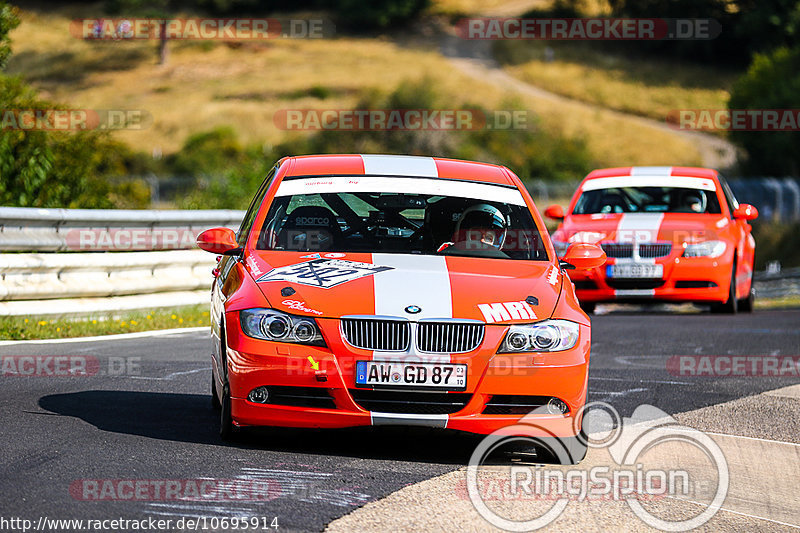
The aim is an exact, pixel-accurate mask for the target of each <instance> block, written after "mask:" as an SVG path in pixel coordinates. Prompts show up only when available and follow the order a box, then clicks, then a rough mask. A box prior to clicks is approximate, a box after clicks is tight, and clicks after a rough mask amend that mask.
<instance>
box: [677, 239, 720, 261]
mask: <svg viewBox="0 0 800 533" xmlns="http://www.w3.org/2000/svg"><path fill="white" fill-rule="evenodd" d="M725 248H726V245H725V241H705V242H698V243H697V244H688V243H687V244H685V245H684V250H683V257H719V256H721V255H722V254H724V253H725Z"/></svg>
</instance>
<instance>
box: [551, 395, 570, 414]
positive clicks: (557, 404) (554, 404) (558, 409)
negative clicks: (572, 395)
mask: <svg viewBox="0 0 800 533" xmlns="http://www.w3.org/2000/svg"><path fill="white" fill-rule="evenodd" d="M567 411H569V407H567V404H566V403H564V402H563V401H562V400H559V399H558V398H550V401H549V402H547V412H548V413H549V414H551V415H563V414H566V413H567Z"/></svg>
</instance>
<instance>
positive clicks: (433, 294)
mask: <svg viewBox="0 0 800 533" xmlns="http://www.w3.org/2000/svg"><path fill="white" fill-rule="evenodd" d="M245 268H246V269H247V270H248V272H250V275H251V276H253V279H255V280H256V281H257V285H258V287H259V288H260V289H261V291H262V292H263V293H264V296H265V297H266V298H267V300H268V301H269V304H270V306H272V307H274V308H276V309H280V310H283V311H287V312H290V313H295V314H300V315H307V316H316V317H334V318H336V317H342V316H347V315H382V316H393V317H404V318H407V319H409V320H421V319H434V318H457V319H474V320H480V321H485V322H524V321H528V322H530V321H531V320H532V319H542V318H548V317H550V316H551V315H552V313H553V310H554V309H555V306H556V303H557V301H558V297H559V293H560V291H561V283H562V275H561V272H560V270H559V269H558V268H556V267H555V266H554V265H553V264H552V263H549V262H533V261H515V260H502V259H486V258H468V257H444V256H425V255H402V254H365V253H348V254H338V253H337V254H322V255H320V254H304V253H296V252H279V251H256V252H254V253H250V254H248V255H247V256H246V259H245ZM531 297H532V298H531ZM526 299H527V302H526ZM523 302H524V303H523ZM509 304H511V305H509ZM531 314H532V315H533V316H531Z"/></svg>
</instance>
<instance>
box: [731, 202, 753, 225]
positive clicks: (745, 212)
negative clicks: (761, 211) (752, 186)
mask: <svg viewBox="0 0 800 533" xmlns="http://www.w3.org/2000/svg"><path fill="white" fill-rule="evenodd" d="M733 218H739V219H744V220H747V221H750V220H755V219H757V218H758V209H756V208H755V207H754V206H752V205H750V204H739V207H738V208H737V209H736V210H735V211H734V212H733Z"/></svg>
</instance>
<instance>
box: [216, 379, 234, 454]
mask: <svg viewBox="0 0 800 533" xmlns="http://www.w3.org/2000/svg"><path fill="white" fill-rule="evenodd" d="M237 433H238V428H237V427H236V426H234V425H233V416H232V415H231V392H230V390H229V389H228V385H227V384H226V385H225V386H224V387H223V389H222V404H221V408H220V414H219V436H220V437H221V438H222V440H224V441H232V440H234V439H235V438H236V436H237Z"/></svg>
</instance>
